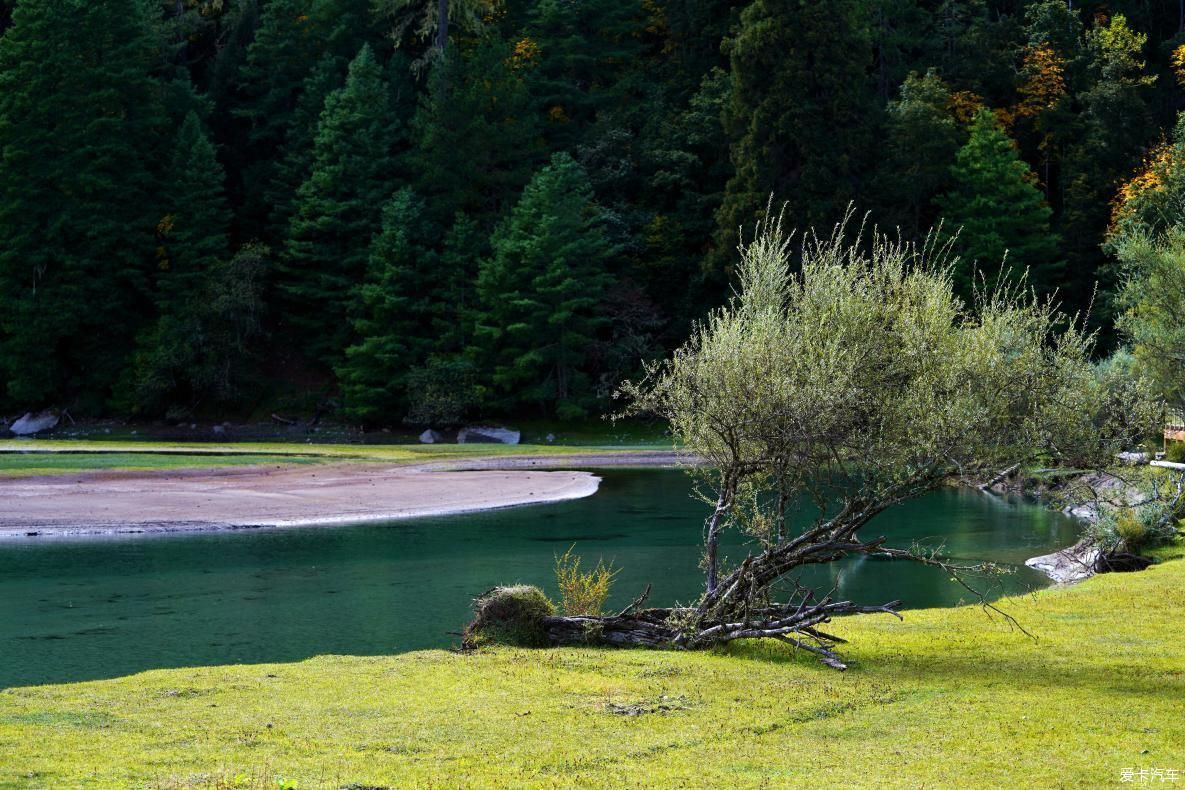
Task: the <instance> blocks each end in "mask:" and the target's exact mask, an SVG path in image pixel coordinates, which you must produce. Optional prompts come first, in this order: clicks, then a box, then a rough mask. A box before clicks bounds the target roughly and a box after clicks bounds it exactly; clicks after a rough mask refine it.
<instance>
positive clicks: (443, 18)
mask: <svg viewBox="0 0 1185 790" xmlns="http://www.w3.org/2000/svg"><path fill="white" fill-rule="evenodd" d="M447 44H448V0H436V48H437V49H438V50H440V53H441V54H444V48H445V45H447Z"/></svg>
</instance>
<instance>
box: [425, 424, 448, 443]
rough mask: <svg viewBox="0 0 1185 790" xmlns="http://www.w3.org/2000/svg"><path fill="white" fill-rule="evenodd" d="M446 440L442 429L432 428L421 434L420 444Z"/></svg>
mask: <svg viewBox="0 0 1185 790" xmlns="http://www.w3.org/2000/svg"><path fill="white" fill-rule="evenodd" d="M443 441H444V435H443V434H442V433H441V432H440V431H434V430H432V429H431V428H429V429H428V430H426V431H424V432H423V433H421V434H420V444H440V443H441V442H443Z"/></svg>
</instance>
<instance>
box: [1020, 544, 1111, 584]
mask: <svg viewBox="0 0 1185 790" xmlns="http://www.w3.org/2000/svg"><path fill="white" fill-rule="evenodd" d="M1101 554H1102V551H1100V550H1099V547H1098V546H1096V545H1095V544H1093V543H1091V542H1090V541H1086V540H1082V541H1079V542H1078V543H1076V544H1074V545H1073V546H1071V547H1070V548H1068V549H1062V550H1061V551H1055V552H1054V553H1053V554H1045V555H1042V556H1040V557H1033V558H1031V559H1028V560H1025V565H1028V566H1029V567H1030V568H1035V569H1037V570H1039V571H1041V572H1042V573H1044V574H1045V575H1046V576H1048V577H1049V578H1051V579H1053V581H1054V582H1056V583H1057V584H1073V583H1074V582H1079V581H1082V580H1083V579H1088V578H1090V577H1091V576H1093V575H1094V574H1095V568H1096V566H1097V565H1098V562H1099V557H1100V555H1101Z"/></svg>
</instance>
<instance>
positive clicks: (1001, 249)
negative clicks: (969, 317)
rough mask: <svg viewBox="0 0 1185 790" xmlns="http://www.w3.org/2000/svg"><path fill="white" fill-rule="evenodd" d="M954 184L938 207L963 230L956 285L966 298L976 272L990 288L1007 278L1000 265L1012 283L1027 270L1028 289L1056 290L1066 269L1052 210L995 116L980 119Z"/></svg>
mask: <svg viewBox="0 0 1185 790" xmlns="http://www.w3.org/2000/svg"><path fill="white" fill-rule="evenodd" d="M951 178H952V180H953V183H954V186H953V189H952V190H951V191H950V192H947V193H946V194H945V195H942V196H941V197H940V198H939V199H938V204H939V206H940V208H941V209H942V213H943V217H944V221H945V223H946V225H947V229H948V230H950V231H954V230H958V229H960V228H961V231H960V235H959V240H958V250H959V252H960V254H961V256H962V266H961V268H960V270H959V271H958V272H956V285H957V286H958V287H959V289H960V290H961V291H962V292H963V294H964V295H965V296H966V295H969V294H970V292H971V288H972V281H973V277H974V276H975V275H974V272H975V271H976V270H978V271H980V272H982V273H983V275H984V276H985V277H986V278H987V280H988V282H989V283H991V282H993V281H994V279H995V278H997V277H999V276H1001V274H1002V273H1003V272H1002V271H1001V269H1000V266H1001V264H1002V263H1003V264H1004V266H1005V271H1008V272H1010V276H1012V277H1016V276H1018V275H1019V274H1020V273H1022V272H1024V271H1025V270H1026V269H1028V270H1029V283H1030V284H1031V285H1032V286H1034V287H1037V288H1038V289H1041V290H1045V291H1047V292H1048V291H1049V290H1050V289H1052V288H1054V287H1056V286H1057V285H1058V283H1059V277H1060V270H1061V266H1062V265H1061V262H1060V261H1059V260H1058V239H1057V236H1056V235H1055V234H1054V233H1053V232H1051V231H1050V229H1049V217H1050V213H1051V212H1050V209H1049V206H1048V205H1046V204H1045V200H1044V197H1043V196H1042V195H1041V190H1039V189H1038V188H1037V187H1036V186H1035V185H1034V183H1033V181H1034V176H1033V172H1032V170H1031V169H1030V168H1029V166H1028V165H1027V164H1025V162H1024V161H1023V160H1022V159H1021V158H1020V155H1019V154H1018V153H1017V150H1016V146H1015V145H1014V144H1013V142H1012V140H1010V139H1009V138H1008V135H1007V134H1005V132H1004V130H1003V129H1002V128H1001V127H1000V124H999V122H998V121H997V120H996V117H995V115H993V114H992V112H991V110H988V109H986V108H982V109H980V111H979V112H978V113H977V114H976V116H975V118H974V120H973V121H972V123H971V129H970V136H969V137H968V139H967V142H966V144H964V145H963V147H962V148H961V149H960V150H959V153H958V155H957V156H956V158H955V163H954V165H953V166H952V167H951ZM1005 255H1007V262H1006V263H1004V262H1005Z"/></svg>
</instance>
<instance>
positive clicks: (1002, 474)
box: [979, 464, 1020, 491]
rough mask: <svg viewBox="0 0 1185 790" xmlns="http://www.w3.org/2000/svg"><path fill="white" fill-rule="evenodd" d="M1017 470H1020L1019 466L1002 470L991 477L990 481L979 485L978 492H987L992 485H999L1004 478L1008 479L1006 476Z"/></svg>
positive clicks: (1014, 465) (1015, 465)
mask: <svg viewBox="0 0 1185 790" xmlns="http://www.w3.org/2000/svg"><path fill="white" fill-rule="evenodd" d="M1017 469H1020V464H1013V465H1012V466H1010V467H1008V468H1007V469H1004V470H1002V471H1000V472H999V473H997V474H996V475H995V477H993V478H992V479H991V480H988V481H987V482H986V483H984V484H983V485H981V486H980V487H979V490H980V491H989V490H991V488H992V487H993V486H994V485H996V483H999V482H1001V481H1002V480H1003V479H1004V478H1006V477H1008V475H1010V474H1012V473H1013V472H1015V471H1016V470H1017Z"/></svg>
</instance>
